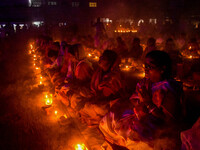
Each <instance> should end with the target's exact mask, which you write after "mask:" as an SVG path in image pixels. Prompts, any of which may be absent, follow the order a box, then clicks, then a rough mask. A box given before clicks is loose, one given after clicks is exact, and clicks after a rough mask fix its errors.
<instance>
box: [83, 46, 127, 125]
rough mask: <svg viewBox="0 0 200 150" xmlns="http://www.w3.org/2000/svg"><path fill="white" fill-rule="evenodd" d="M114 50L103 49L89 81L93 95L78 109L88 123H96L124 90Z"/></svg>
mask: <svg viewBox="0 0 200 150" xmlns="http://www.w3.org/2000/svg"><path fill="white" fill-rule="evenodd" d="M119 63H120V61H119V58H118V55H117V54H116V52H114V51H112V50H105V51H104V52H103V54H102V56H101V57H100V60H99V68H98V69H97V70H96V72H95V73H94V75H93V77H92V81H91V90H92V93H93V97H92V98H91V99H90V100H89V101H88V102H87V103H86V104H85V106H84V108H83V109H82V110H80V114H81V117H82V119H84V120H85V121H86V122H87V123H88V124H98V123H99V121H100V119H101V118H102V117H103V116H104V115H105V114H106V113H107V112H108V111H109V109H110V107H111V106H112V105H113V104H114V103H116V102H117V101H118V100H119V99H120V98H121V97H122V95H123V94H122V93H123V91H124V84H123V81H122V77H121V74H120V70H119Z"/></svg>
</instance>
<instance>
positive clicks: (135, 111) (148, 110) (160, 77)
mask: <svg viewBox="0 0 200 150" xmlns="http://www.w3.org/2000/svg"><path fill="white" fill-rule="evenodd" d="M145 73H146V77H145V78H144V79H143V80H141V81H140V82H139V83H138V84H137V87H136V93H134V94H133V95H132V96H131V98H130V101H131V103H132V106H133V107H132V110H131V109H130V106H131V105H128V107H127V106H126V105H125V106H126V107H127V108H126V109H125V108H123V109H124V110H126V111H124V113H122V114H121V115H119V114H118V111H119V110H120V109H122V108H121V107H124V106H123V105H121V106H120V107H118V108H115V109H113V110H112V111H111V112H109V113H108V114H107V115H106V116H105V117H104V118H103V119H102V120H101V122H100V130H101V131H102V133H103V134H104V136H105V137H106V139H107V140H109V142H111V143H115V144H118V145H122V146H125V147H127V148H128V149H131V148H135V147H137V148H138V147H139V148H138V149H153V148H154V149H166V148H167V149H170V150H174V149H179V146H180V143H179V142H180V141H179V132H178V131H179V130H180V128H181V127H180V126H179V122H180V119H181V113H182V111H181V97H182V91H183V90H182V85H181V83H179V82H177V81H175V80H174V79H173V78H171V60H170V57H169V55H168V54H167V53H165V52H163V51H151V52H150V53H148V54H147V55H146V57H145ZM178 127H179V130H178ZM131 143H132V144H131ZM167 143H170V145H168V144H167Z"/></svg>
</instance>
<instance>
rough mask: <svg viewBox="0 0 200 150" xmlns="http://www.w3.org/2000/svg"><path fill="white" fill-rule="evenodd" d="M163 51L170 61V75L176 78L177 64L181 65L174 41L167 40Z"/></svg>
mask: <svg viewBox="0 0 200 150" xmlns="http://www.w3.org/2000/svg"><path fill="white" fill-rule="evenodd" d="M164 51H165V52H167V53H168V54H169V56H170V58H171V60H172V75H173V77H176V76H177V64H178V63H181V62H182V60H181V58H180V52H179V51H178V50H177V48H176V45H175V43H174V40H173V39H172V38H168V39H167V40H166V43H165V47H164Z"/></svg>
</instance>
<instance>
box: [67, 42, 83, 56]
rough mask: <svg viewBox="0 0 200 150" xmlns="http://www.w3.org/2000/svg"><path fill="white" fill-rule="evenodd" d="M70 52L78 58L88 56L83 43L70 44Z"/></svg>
mask: <svg viewBox="0 0 200 150" xmlns="http://www.w3.org/2000/svg"><path fill="white" fill-rule="evenodd" d="M68 53H70V54H71V55H73V56H74V57H75V58H76V59H78V60H81V59H84V58H85V57H86V56H85V52H84V50H83V46H82V45H81V44H74V45H71V46H69V49H68Z"/></svg>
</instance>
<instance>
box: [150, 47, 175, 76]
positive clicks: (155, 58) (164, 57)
mask: <svg viewBox="0 0 200 150" xmlns="http://www.w3.org/2000/svg"><path fill="white" fill-rule="evenodd" d="M146 58H150V59H152V62H151V63H152V64H154V65H156V67H158V68H159V69H161V70H162V69H163V71H164V72H163V78H164V79H169V78H170V77H171V73H172V72H171V69H172V62H171V58H170V56H169V55H168V54H167V53H166V52H164V51H159V50H155V51H151V52H149V53H148V54H147V55H146Z"/></svg>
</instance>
